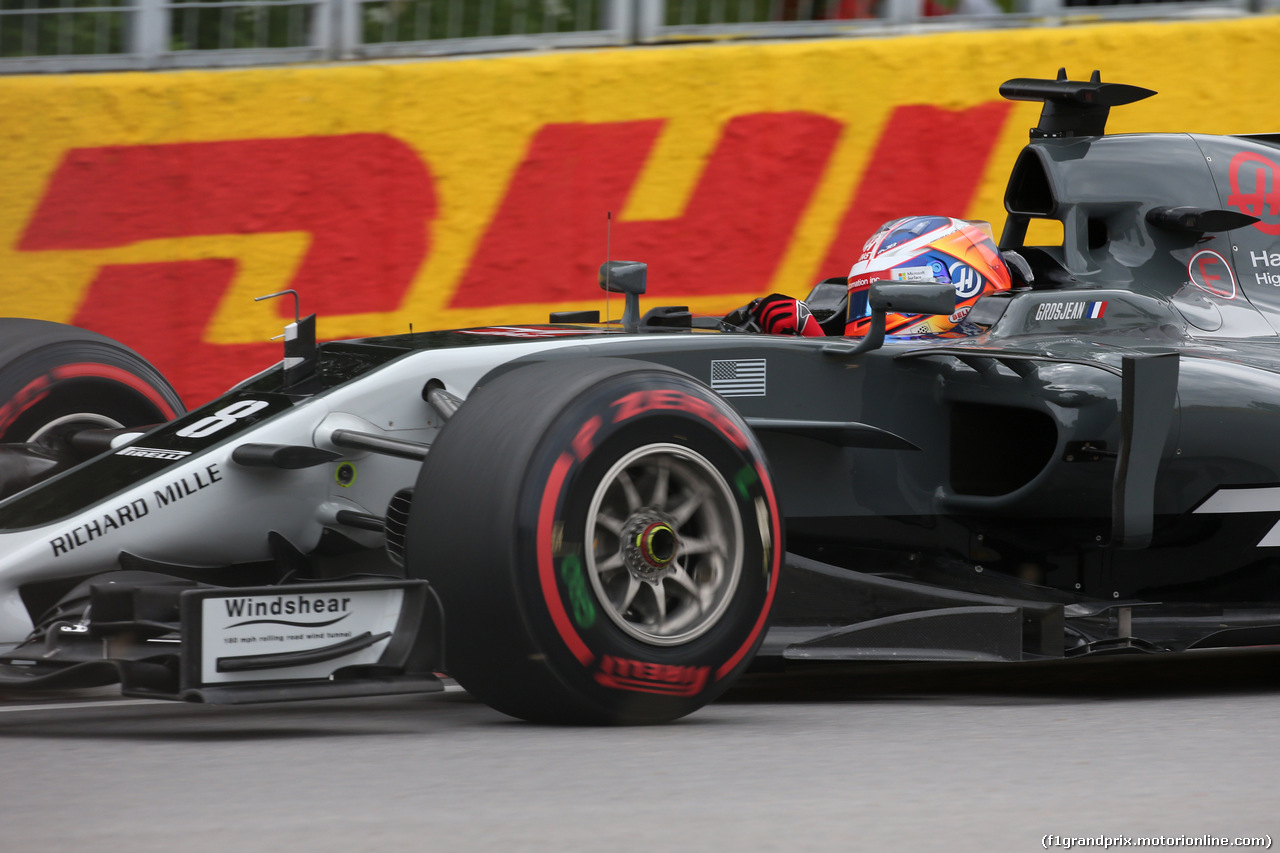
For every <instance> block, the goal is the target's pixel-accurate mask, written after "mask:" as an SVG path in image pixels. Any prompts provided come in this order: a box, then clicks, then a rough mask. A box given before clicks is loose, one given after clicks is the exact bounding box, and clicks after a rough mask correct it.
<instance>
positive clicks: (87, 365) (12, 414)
mask: <svg viewBox="0 0 1280 853" xmlns="http://www.w3.org/2000/svg"><path fill="white" fill-rule="evenodd" d="M50 377H52V379H53V381H52V382H51V381H50ZM64 379H106V380H109V381H111V382H118V383H120V384H121V385H125V386H127V387H129V388H130V389H132V390H134V391H136V392H138V393H139V394H141V395H142V396H143V397H145V398H146V399H147V401H148V402H150V403H151V404H152V405H153V406H155V407H156V408H157V409H158V410H159V411H160V414H161V415H163V416H164V419H165V420H167V421H171V420H173V419H174V418H176V417H177V416H178V413H177V412H175V411H174V410H173V407H172V406H170V405H169V403H168V401H166V400H165V399H164V397H162V396H161V395H160V392H158V391H156V389H154V388H152V387H151V386H150V385H148V384H147V383H146V382H144V381H143V380H141V379H139V378H138V377H137V376H134V375H133V374H132V373H130V372H129V371H127V370H123V369H121V368H119V367H112V366H111V365H109V364H95V363H93V362H87V361H86V362H77V363H75V364H63V365H60V366H58V367H55V368H53V369H52V370H50V371H49V372H48V373H42V374H41V375H39V376H37V377H36V378H35V379H32V380H31V381H30V382H28V383H27V384H26V385H25V386H24V387H23V388H22V390H20V391H19V392H18V393H16V394H14V395H13V399H11V400H10V401H9V402H8V403H6V404H5V405H4V406H0V432H3V431H4V430H6V429H8V428H9V427H10V426H12V425H13V423H14V422H15V421H17V420H18V418H20V417H22V416H23V414H25V413H26V412H27V410H29V409H30V408H31V407H32V406H34V405H35V404H36V403H39V402H40V401H41V400H43V399H44V398H45V397H47V396H49V392H50V391H52V390H53V385H54V383H57V382H61V381H62V380H64Z"/></svg>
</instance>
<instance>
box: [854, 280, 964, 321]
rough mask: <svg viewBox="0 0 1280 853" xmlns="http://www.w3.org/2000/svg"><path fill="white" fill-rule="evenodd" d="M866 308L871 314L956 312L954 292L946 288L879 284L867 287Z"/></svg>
mask: <svg viewBox="0 0 1280 853" xmlns="http://www.w3.org/2000/svg"><path fill="white" fill-rule="evenodd" d="M867 304H868V305H870V306H871V311H872V313H873V314H874V313H875V312H876V311H879V312H881V313H884V314H950V313H951V312H952V311H954V310H956V289H955V286H954V285H950V284H903V283H899V282H887V281H879V282H876V283H875V284H873V285H871V292H870V293H869V294H867Z"/></svg>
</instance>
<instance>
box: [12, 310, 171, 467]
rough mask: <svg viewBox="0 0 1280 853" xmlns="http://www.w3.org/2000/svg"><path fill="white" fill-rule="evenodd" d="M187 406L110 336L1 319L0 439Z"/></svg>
mask: <svg viewBox="0 0 1280 853" xmlns="http://www.w3.org/2000/svg"><path fill="white" fill-rule="evenodd" d="M183 411H184V409H183V407H182V400H181V399H180V398H179V397H178V394H177V392H175V391H174V390H173V387H172V386H171V385H170V384H169V383H168V382H167V381H165V378H164V377H163V376H161V375H160V373H159V371H157V370H156V369H155V368H154V367H152V366H151V365H150V364H148V363H147V361H146V360H145V359H143V358H142V356H140V355H138V354H137V353H135V352H134V351H133V350H131V349H129V348H128V347H125V346H124V345H122V344H119V343H117V342H115V341H113V340H111V339H110V338H108V337H105V336H103V335H99V334H97V333H96V332H90V331H87V330H85V329H78V328H75V327H74V326H64V325H62V324H61V323H50V322H47V321H44V320H27V319H19V318H4V319H0V443H23V442H34V441H40V440H41V439H44V438H46V436H48V435H49V434H50V432H51V431H53V430H56V429H57V428H59V427H68V426H71V425H75V426H93V427H104V428H117V427H136V426H148V425H151V424H156V423H162V422H164V421H168V420H172V419H173V418H175V417H177V416H178V415H179V414H181V413H182V412H183Z"/></svg>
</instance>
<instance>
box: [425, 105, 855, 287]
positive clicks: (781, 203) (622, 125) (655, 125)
mask: <svg viewBox="0 0 1280 853" xmlns="http://www.w3.org/2000/svg"><path fill="white" fill-rule="evenodd" d="M663 124H664V120H662V119H652V120H647V121H632V122H612V123H605V124H549V125H546V126H545V127H543V128H542V130H540V131H539V132H538V134H537V135H536V136H535V137H534V139H533V141H532V142H531V143H530V145H529V149H528V152H527V154H526V155H525V158H524V161H523V162H522V163H521V164H520V168H519V170H518V171H517V172H516V175H515V177H514V178H513V179H512V181H511V185H510V187H509V188H508V190H507V195H506V198H505V199H504V200H503V202H502V205H501V206H500V208H499V209H498V213H497V215H496V216H495V217H494V219H493V221H492V222H491V223H490V225H489V228H488V230H487V231H486V233H485V236H484V238H483V239H482V240H481V242H480V246H479V248H478V249H477V251H476V253H475V255H474V257H473V260H472V262H471V268H470V269H468V270H467V272H466V274H465V275H464V276H463V278H462V282H461V284H460V285H459V286H458V289H457V290H456V291H455V292H454V296H453V300H452V302H451V303H450V305H451V307H476V306H483V305H501V304H503V303H504V302H512V301H513V297H516V296H518V298H519V301H521V302H557V301H565V300H575V299H581V298H582V293H583V282H591V281H594V280H595V270H596V267H598V266H599V265H600V251H601V239H602V237H603V228H604V213H605V211H609V210H612V211H618V210H621V209H622V207H623V206H624V203H625V202H626V200H627V197H628V194H629V193H630V191H631V188H632V186H633V185H634V184H635V181H636V178H637V177H638V176H639V174H640V170H641V169H642V168H643V167H644V165H645V163H646V161H647V160H648V158H649V154H650V152H651V150H652V149H653V146H654V143H655V142H656V141H657V137H658V133H659V132H660V131H661V130H662V126H663ZM839 134H840V123H839V122H837V121H834V120H833V119H830V118H827V117H825V116H819V115H814V114H812V113H799V112H786V113H759V114H756V115H745V116H738V117H736V118H734V119H731V120H730V121H729V122H728V123H727V124H726V125H725V129H724V133H723V134H722V135H721V137H720V141H719V144H718V145H717V146H716V148H715V150H714V151H713V152H712V153H711V156H710V157H709V158H708V160H707V163H706V167H705V168H704V170H703V172H702V177H701V180H700V181H699V182H698V185H697V187H696V188H695V189H694V191H693V194H692V196H691V197H690V199H689V202H688V205H687V206H686V208H685V212H684V215H683V216H681V217H679V218H676V219H668V220H653V221H639V222H625V221H619V220H618V218H617V215H616V214H615V216H614V222H613V233H612V237H611V240H612V249H613V255H614V257H618V258H621V257H628V258H635V259H637V260H642V261H645V262H647V263H648V264H649V270H650V276H649V281H650V292H651V293H655V294H662V295H666V294H680V295H682V296H690V295H707V294H718V293H747V292H761V293H763V292H765V290H766V288H767V287H768V285H769V282H770V280H771V279H772V276H773V272H774V270H775V268H776V267H777V266H778V263H779V262H780V261H781V260H782V256H783V253H785V252H786V250H787V247H788V246H789V245H790V244H791V241H792V239H793V232H794V230H795V226H796V223H797V222H798V221H799V219H800V215H801V214H802V213H803V212H804V209H805V207H806V205H807V204H808V202H809V198H810V197H811V195H812V194H813V191H814V189H815V188H816V187H817V185H818V181H819V180H820V179H821V177H822V173H823V170H824V169H825V168H826V165H827V161H828V159H829V158H830V156H831V152H832V149H833V148H834V146H835V142H836V139H837V137H838V136H839ZM761 186H767V187H768V188H769V190H768V201H767V203H761V197H760V187H761ZM513 266H515V267H518V268H519V270H520V289H519V292H518V294H513V291H512V287H511V271H512V268H513Z"/></svg>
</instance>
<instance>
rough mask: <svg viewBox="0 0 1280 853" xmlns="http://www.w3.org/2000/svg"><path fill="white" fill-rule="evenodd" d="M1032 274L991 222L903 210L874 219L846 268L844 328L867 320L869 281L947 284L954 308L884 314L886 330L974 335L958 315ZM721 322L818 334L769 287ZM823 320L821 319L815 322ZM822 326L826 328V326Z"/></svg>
mask: <svg viewBox="0 0 1280 853" xmlns="http://www.w3.org/2000/svg"><path fill="white" fill-rule="evenodd" d="M1031 279H1032V274H1031V269H1030V267H1029V266H1028V265H1027V262H1026V261H1025V260H1023V259H1022V258H1021V257H1020V256H1018V255H1017V254H1016V253H1014V252H1006V253H1004V255H1001V252H1000V250H999V249H998V248H996V242H995V238H994V236H993V234H992V231H991V225H990V224H989V223H986V222H981V221H977V220H965V219H952V218H950V217H947V216H909V217H905V218H903V219H894V220H890V221H889V222H886V223H885V224H884V225H881V226H880V228H879V230H877V231H876V233H874V234H872V235H871V238H870V239H869V240H867V242H866V244H865V245H864V246H863V247H862V254H861V255H859V256H858V262H857V263H855V264H854V265H853V269H851V270H850V271H849V291H848V292H849V297H848V298H849V301H848V308H847V311H846V314H845V316H846V323H845V327H844V330H843V333H844V334H845V335H853V336H859V337H860V336H862V335H865V334H866V333H867V330H868V329H869V328H870V326H871V307H870V305H868V304H867V295H868V292H869V290H870V287H871V284H872V283H873V282H876V281H896V282H922V283H942V284H952V285H954V286H955V289H956V309H955V311H954V312H952V314H951V315H950V316H946V315H936V316H929V315H925V314H889V315H888V316H887V317H886V318H885V333H886V334H889V335H901V336H915V335H921V336H924V335H930V336H934V335H946V336H949V337H951V336H957V337H958V336H961V335H967V334H974V333H975V332H977V331H978V330H977V329H974V328H967V327H966V325H965V323H964V318H965V315H966V314H968V313H969V309H970V308H972V307H973V304H974V303H975V302H977V301H978V299H979V298H980V297H982V296H984V295H985V294H988V293H995V292H997V291H1001V290H1009V289H1010V288H1011V287H1015V286H1025V285H1027V284H1029V283H1030V281H1031ZM725 322H726V323H727V324H729V325H733V326H738V327H741V328H745V329H747V330H749V331H761V332H765V333H766V334H771V335H804V336H806V337H814V336H820V335H823V334H824V332H823V329H822V326H821V325H819V321H818V319H817V318H816V317H815V316H814V314H813V312H812V311H811V310H810V309H809V306H807V305H806V304H805V303H804V302H802V301H801V300H799V299H794V298H792V297H790V296H784V295H783V294H781V293H771V294H770V295H768V296H764V297H761V298H759V299H756V300H754V301H752V302H751V303H750V304H748V305H744V306H743V307H742V308H738V309H736V310H735V311H733V312H731V313H730V314H729V315H727V316H726V317H725ZM823 322H826V321H823ZM828 333H834V332H831V331H830V326H829V325H828Z"/></svg>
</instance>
